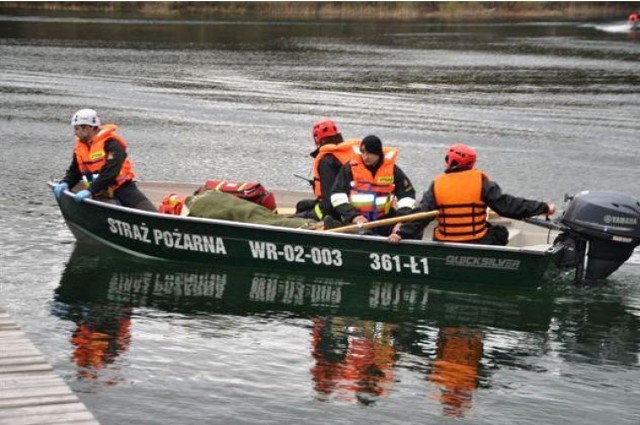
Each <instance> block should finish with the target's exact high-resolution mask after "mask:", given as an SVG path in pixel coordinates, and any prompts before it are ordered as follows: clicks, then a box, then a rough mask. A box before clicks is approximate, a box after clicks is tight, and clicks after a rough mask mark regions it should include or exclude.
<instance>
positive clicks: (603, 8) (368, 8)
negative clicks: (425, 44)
mask: <svg viewBox="0 0 640 425" xmlns="http://www.w3.org/2000/svg"><path fill="white" fill-rule="evenodd" d="M638 7H639V6H638V2H615V1H610V2H562V1H541V2H528V1H490V2H473V1H468V2H467V1H451V2H435V1H431V2H306V1H305V2H295V1H291V2H0V13H2V14H24V13H29V12H31V13H33V12H55V13H65V12H68V13H83V14H92V15H93V14H105V13H108V14H116V15H121V16H141V17H149V18H174V19H175V18H185V19H188V18H218V19H258V20H272V19H273V20H275V19H279V20H282V19H290V20H310V21H312V20H353V21H358V20H360V21H364V20H392V21H416V20H429V19H448V20H478V19H507V18H541V17H544V18H558V19H581V18H598V17H601V18H605V17H617V16H619V17H620V18H621V19H626V17H627V16H628V14H629V13H630V12H631V11H633V10H636V8H638Z"/></svg>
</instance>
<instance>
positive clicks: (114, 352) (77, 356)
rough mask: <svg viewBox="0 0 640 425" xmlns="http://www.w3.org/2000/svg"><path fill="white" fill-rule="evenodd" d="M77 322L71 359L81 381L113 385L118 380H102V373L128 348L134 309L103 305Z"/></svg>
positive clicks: (82, 316) (72, 341) (72, 337)
mask: <svg viewBox="0 0 640 425" xmlns="http://www.w3.org/2000/svg"><path fill="white" fill-rule="evenodd" d="M105 309H106V311H105ZM78 319H79V320H77V321H76V323H77V325H78V327H77V328H76V330H75V331H74V332H73V334H72V336H71V343H72V344H73V346H74V350H73V354H72V359H73V361H74V362H75V364H76V365H77V366H78V378H79V379H80V380H85V381H100V383H102V384H107V385H113V384H114V383H115V381H114V380H111V379H104V378H101V377H100V371H101V370H102V369H104V368H105V367H106V366H107V365H109V364H111V363H113V362H114V361H115V360H116V359H117V358H118V356H119V355H121V354H122V353H123V352H125V351H127V350H128V349H129V344H130V342H131V308H130V307H126V308H125V307H122V308H119V309H118V310H117V311H112V310H111V309H110V308H107V307H105V306H102V307H101V308H100V309H96V310H95V311H92V312H91V313H90V314H81V316H80V317H79V318H78Z"/></svg>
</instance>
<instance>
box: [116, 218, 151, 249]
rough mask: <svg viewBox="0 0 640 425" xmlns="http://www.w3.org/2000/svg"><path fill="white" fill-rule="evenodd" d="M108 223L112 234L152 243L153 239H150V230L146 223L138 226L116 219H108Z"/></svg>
mask: <svg viewBox="0 0 640 425" xmlns="http://www.w3.org/2000/svg"><path fill="white" fill-rule="evenodd" d="M107 222H108V223H109V231H110V232H111V233H115V234H116V235H120V236H124V237H125V238H128V239H133V240H136V241H140V242H144V243H151V239H149V228H148V227H147V226H146V224H144V223H142V224H141V225H139V226H138V225H137V224H131V223H127V222H124V221H121V220H116V219H114V218H108V219H107Z"/></svg>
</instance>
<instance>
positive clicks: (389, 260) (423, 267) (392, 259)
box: [369, 252, 429, 275]
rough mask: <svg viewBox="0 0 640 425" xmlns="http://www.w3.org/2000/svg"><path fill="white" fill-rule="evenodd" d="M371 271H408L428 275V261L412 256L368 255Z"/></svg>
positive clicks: (373, 253)
mask: <svg viewBox="0 0 640 425" xmlns="http://www.w3.org/2000/svg"><path fill="white" fill-rule="evenodd" d="M369 260H370V261H369V267H371V270H375V271H383V272H396V273H400V272H403V271H405V270H409V271H410V272H411V273H412V274H424V275H427V274H429V260H428V259H427V258H426V257H414V256H413V255H391V254H378V253H376V252H372V253H371V254H369Z"/></svg>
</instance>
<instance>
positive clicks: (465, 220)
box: [389, 143, 555, 245]
mask: <svg viewBox="0 0 640 425" xmlns="http://www.w3.org/2000/svg"><path fill="white" fill-rule="evenodd" d="M444 161H445V163H446V166H447V168H446V170H445V172H444V173H443V174H440V175H439V176H438V177H436V178H435V179H434V181H433V182H432V183H431V186H430V187H429V190H427V191H426V192H425V193H424V195H423V197H422V200H421V201H420V205H419V206H418V208H416V209H415V210H414V211H413V212H414V213H417V212H427V211H431V210H435V209H437V210H438V217H437V219H438V226H437V227H436V228H435V230H434V233H433V239H434V240H436V241H442V242H466V243H478V244H486V245H506V244H507V243H508V242H509V231H508V230H507V228H506V227H505V226H502V225H491V224H490V223H489V222H488V221H487V206H488V207H491V209H493V210H494V211H495V212H497V213H498V214H500V215H501V216H503V217H508V218H515V219H522V218H527V217H533V216H534V215H539V214H545V215H547V216H550V215H552V214H553V213H554V212H555V206H554V205H553V204H548V203H544V202H538V201H532V200H528V199H524V198H518V197H515V196H511V195H507V194H506V193H502V190H501V189H500V186H498V184H497V183H496V182H493V181H491V180H489V177H487V176H486V175H485V174H484V173H483V172H482V171H481V170H478V169H475V168H473V166H474V165H475V162H476V152H475V151H474V150H473V149H471V148H470V147H469V146H466V145H463V144H462V143H458V144H455V145H452V146H451V147H449V150H448V151H447V155H446V156H445V159H444ZM430 221H431V219H424V220H416V221H413V222H409V223H404V224H403V225H402V226H399V228H398V229H396V231H395V232H394V233H393V234H391V235H390V236H389V242H392V243H398V242H399V241H400V240H401V239H403V238H406V237H407V236H408V235H413V234H415V233H416V232H419V231H424V228H425V227H426V226H427V225H428V224H429V222H430Z"/></svg>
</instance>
